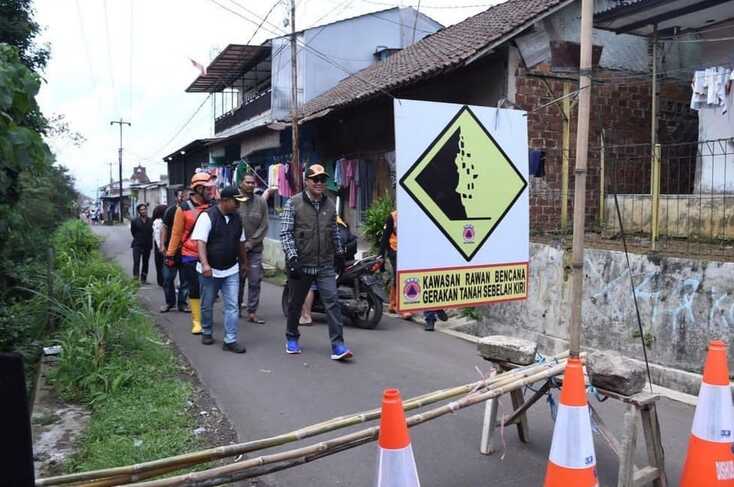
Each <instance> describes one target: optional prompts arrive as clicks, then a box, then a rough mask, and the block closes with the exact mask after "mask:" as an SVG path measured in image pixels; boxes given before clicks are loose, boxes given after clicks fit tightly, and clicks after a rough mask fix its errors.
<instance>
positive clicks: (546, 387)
mask: <svg viewBox="0 0 734 487" xmlns="http://www.w3.org/2000/svg"><path fill="white" fill-rule="evenodd" d="M549 389H550V382H549V381H546V382H545V384H543V386H542V387H541V388H540V389H538V390H537V391H536V392H535V393H534V394H533V395H532V396H531V397H530V399H528V400H527V401H525V402H524V403H523V405H522V406H520V407H519V408H518V409H516V410H515V411H514V412H513V413H512V414H511V415H510V417H508V418H507V419H506V420H505V422H504V425H505V426H508V425H510V424H514V423H515V422H516V421H517V420H518V418H519V417H520V416H521V415H525V412H526V411H527V410H528V409H530V408H531V407H532V406H533V404H535V403H536V402H538V400H539V399H540V398H542V397H543V396H544V395H545V393H546V392H548V390H549Z"/></svg>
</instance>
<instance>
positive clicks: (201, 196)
mask: <svg viewBox="0 0 734 487" xmlns="http://www.w3.org/2000/svg"><path fill="white" fill-rule="evenodd" d="M214 184H215V183H214V180H213V178H212V177H211V176H210V175H209V174H207V173H196V174H194V176H193V177H192V178H191V191H192V193H191V197H190V198H189V200H188V201H186V202H184V203H183V204H182V205H181V206H180V207H179V208H177V209H176V215H175V216H174V218H173V228H172V229H171V240H170V241H169V242H168V249H166V265H167V266H168V267H175V266H176V262H175V255H176V252H177V251H178V250H179V249H180V250H181V271H180V276H181V279H182V281H185V282H186V284H187V285H188V290H189V306H190V307H191V333H193V334H194V335H199V334H201V297H200V294H199V275H198V274H197V272H196V263H197V262H198V261H199V249H198V246H197V243H196V241H194V240H192V239H191V233H192V232H193V231H194V224H195V223H196V219H197V218H198V217H199V214H200V213H201V212H203V211H205V210H206V209H208V208H209V206H211V196H210V194H211V193H210V188H211V187H212V186H214ZM182 287H183V286H182Z"/></svg>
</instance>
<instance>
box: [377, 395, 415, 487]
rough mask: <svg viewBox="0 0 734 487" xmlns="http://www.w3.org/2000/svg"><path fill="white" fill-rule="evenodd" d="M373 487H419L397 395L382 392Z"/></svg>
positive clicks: (401, 403)
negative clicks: (375, 474)
mask: <svg viewBox="0 0 734 487" xmlns="http://www.w3.org/2000/svg"><path fill="white" fill-rule="evenodd" d="M377 441H378V443H379V445H380V458H379V461H378V464H377V483H376V484H375V485H376V486H377V487H420V485H421V483H420V480H418V471H417V470H416V467H415V458H413V448H411V446H410V436H408V424H407V423H406V422H405V412H404V411H403V401H402V400H401V399H400V391H398V390H397V389H386V390H385V392H384V395H383V397H382V416H381V417H380V435H379V437H378V440H377Z"/></svg>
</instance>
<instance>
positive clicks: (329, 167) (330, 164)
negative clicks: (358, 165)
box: [322, 161, 339, 193]
mask: <svg viewBox="0 0 734 487" xmlns="http://www.w3.org/2000/svg"><path fill="white" fill-rule="evenodd" d="M322 165H323V166H324V169H326V174H328V175H329V178H328V179H327V180H326V189H327V190H329V191H333V192H335V193H338V192H339V185H338V184H337V183H336V172H335V164H334V161H326V162H323V163H322Z"/></svg>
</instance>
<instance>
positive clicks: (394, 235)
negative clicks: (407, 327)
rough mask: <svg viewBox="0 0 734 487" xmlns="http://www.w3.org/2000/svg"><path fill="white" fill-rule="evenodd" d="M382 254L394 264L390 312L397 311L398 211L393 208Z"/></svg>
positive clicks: (383, 240) (385, 229) (383, 234)
mask: <svg viewBox="0 0 734 487" xmlns="http://www.w3.org/2000/svg"><path fill="white" fill-rule="evenodd" d="M380 255H381V256H382V257H383V258H384V257H385V255H387V258H388V259H390V265H391V266H392V272H393V275H392V281H393V285H392V286H391V287H390V304H389V306H388V309H387V310H388V312H390V313H395V312H396V311H397V309H398V294H399V291H398V278H397V277H398V273H397V269H398V268H397V256H398V211H397V210H393V211H392V212H391V213H390V215H389V216H388V217H387V219H386V220H385V226H384V227H383V229H382V241H381V242H380ZM400 317H401V318H404V319H406V320H409V319H411V318H412V317H413V315H412V314H411V313H402V314H401V315H400Z"/></svg>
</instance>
